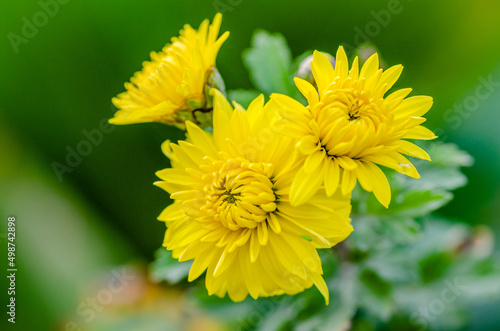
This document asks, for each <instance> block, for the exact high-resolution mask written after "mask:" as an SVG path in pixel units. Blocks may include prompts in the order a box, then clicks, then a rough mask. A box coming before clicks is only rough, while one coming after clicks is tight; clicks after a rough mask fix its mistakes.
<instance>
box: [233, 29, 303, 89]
mask: <svg viewBox="0 0 500 331" xmlns="http://www.w3.org/2000/svg"><path fill="white" fill-rule="evenodd" d="M243 61H244V63H245V66H246V67H247V69H248V70H249V72H250V79H251V81H252V82H253V84H254V85H255V86H256V87H257V89H258V90H259V91H261V92H262V93H264V94H265V95H269V94H271V93H283V94H286V95H289V96H291V97H294V98H301V95H300V93H299V91H298V90H297V89H296V88H295V84H294V83H293V77H294V74H295V71H296V67H295V65H294V64H293V62H292V55H291V52H290V49H289V48H288V45H287V43H286V40H285V38H284V37H283V36H282V35H281V34H279V33H275V34H270V33H269V32H266V31H257V32H256V33H255V35H254V36H253V39H252V47H251V48H250V49H247V50H246V51H244V52H243Z"/></svg>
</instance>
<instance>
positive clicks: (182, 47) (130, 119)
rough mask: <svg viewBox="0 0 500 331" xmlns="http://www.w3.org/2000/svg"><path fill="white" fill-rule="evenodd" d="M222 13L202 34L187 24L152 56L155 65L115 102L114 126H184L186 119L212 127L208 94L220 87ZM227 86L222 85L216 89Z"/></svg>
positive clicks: (149, 65)
mask: <svg viewBox="0 0 500 331" xmlns="http://www.w3.org/2000/svg"><path fill="white" fill-rule="evenodd" d="M221 20H222V15H221V14H217V15H215V18H214V21H213V23H212V25H210V26H209V22H208V20H205V21H203V22H202V23H201V25H200V27H199V29H198V31H196V30H195V29H193V28H192V27H191V26H189V25H185V26H184V29H183V30H181V31H180V36H179V37H174V38H172V43H171V44H169V45H167V46H165V47H164V48H163V50H162V51H161V52H159V53H155V52H152V53H151V62H144V64H143V69H142V71H140V72H137V73H136V74H135V75H134V77H132V78H131V79H130V82H129V83H126V84H125V88H126V89H127V91H126V92H123V93H121V94H119V95H118V97H116V98H113V104H114V105H115V106H116V107H117V108H118V109H119V111H117V112H116V114H115V116H114V117H113V118H112V119H111V120H110V121H109V122H110V123H112V124H132V123H142V122H162V123H166V124H169V125H175V126H177V127H179V128H181V129H184V128H185V125H184V122H185V121H186V120H190V121H193V122H195V123H198V124H200V125H202V126H208V125H210V123H211V118H212V116H211V109H210V108H211V105H210V101H209V100H207V98H206V94H207V91H208V89H209V88H210V87H213V86H216V85H217V81H219V82H218V84H219V85H221V84H222V83H221V81H220V77H219V74H218V72H217V70H216V69H215V58H216V57H217V53H218V51H219V48H220V46H221V45H222V43H223V42H224V41H225V40H226V39H227V37H228V36H229V32H226V33H224V34H223V35H222V36H221V37H220V38H219V39H217V36H218V34H219V28H220V24H221ZM216 87H219V88H223V87H221V86H216Z"/></svg>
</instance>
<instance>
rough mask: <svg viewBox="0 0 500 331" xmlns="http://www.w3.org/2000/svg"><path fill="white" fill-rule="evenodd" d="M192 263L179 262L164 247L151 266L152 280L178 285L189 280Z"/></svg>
mask: <svg viewBox="0 0 500 331" xmlns="http://www.w3.org/2000/svg"><path fill="white" fill-rule="evenodd" d="M191 264H192V261H186V262H179V261H177V260H176V259H174V258H173V257H172V252H171V251H168V250H166V249H165V248H164V247H162V248H160V249H158V250H157V251H156V254H155V261H154V262H153V263H152V264H151V272H150V276H151V279H152V280H153V281H155V282H159V281H162V280H165V281H167V282H169V283H170V284H177V283H179V282H180V281H182V280H184V279H187V276H188V274H189V269H190V268H191Z"/></svg>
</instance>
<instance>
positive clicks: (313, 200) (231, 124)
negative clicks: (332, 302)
mask: <svg viewBox="0 0 500 331" xmlns="http://www.w3.org/2000/svg"><path fill="white" fill-rule="evenodd" d="M220 23H221V15H220V14H218V15H216V16H215V19H214V22H213V23H212V25H210V26H209V24H208V21H204V22H203V23H202V24H201V26H200V28H199V29H198V31H196V30H194V29H192V28H191V27H189V26H185V28H184V30H182V31H181V36H180V37H179V38H173V39H172V44H171V45H167V46H166V47H165V48H164V49H163V51H162V52H160V53H152V55H151V58H152V62H146V63H145V64H144V68H143V70H142V72H139V73H136V74H135V76H134V77H133V78H132V80H131V83H127V84H126V85H125V87H126V88H127V92H124V93H122V94H120V95H119V96H118V97H117V98H115V99H113V102H114V104H115V105H116V106H117V107H118V108H119V109H120V110H119V111H118V112H117V113H116V115H115V117H114V118H113V119H111V120H110V122H111V123H115V124H128V123H139V122H150V121H156V122H163V123H166V124H169V125H174V126H176V127H179V128H181V129H186V139H185V140H182V141H178V142H177V143H171V142H170V141H168V140H167V141H166V142H165V143H164V144H163V145H162V150H163V152H164V154H165V155H166V156H167V157H168V158H169V159H170V161H171V165H172V166H171V168H167V169H164V170H161V171H159V172H158V173H157V176H158V177H159V178H160V179H161V181H158V182H156V183H155V185H157V186H159V187H160V188H162V189H164V190H165V191H167V192H168V193H169V194H170V197H171V199H172V200H174V203H173V204H172V205H170V206H168V207H167V208H166V209H165V210H164V211H163V212H162V213H161V215H160V216H159V217H158V219H159V220H161V221H163V222H165V224H166V226H167V230H166V233H165V239H164V243H163V245H164V246H165V247H166V248H167V249H168V250H171V251H172V256H173V257H174V258H176V259H178V260H179V261H186V260H193V264H192V266H191V269H190V272H189V281H192V280H194V279H196V278H198V277H199V276H200V275H202V274H203V273H204V272H205V273H206V276H205V282H206V288H207V290H208V292H209V294H215V295H217V296H220V297H223V296H225V295H226V294H227V295H229V297H230V298H231V299H232V300H233V301H241V300H243V299H245V297H247V296H248V295H250V296H252V297H253V298H255V299H256V298H258V297H263V296H272V295H279V294H284V293H286V294H296V293H298V292H301V291H303V290H304V289H307V288H309V287H311V286H313V285H315V286H316V287H317V288H318V290H319V291H320V292H321V293H322V294H323V296H324V297H325V301H326V303H327V304H328V300H329V294H328V287H327V284H326V283H325V281H324V280H323V277H322V274H323V271H322V266H321V260H320V258H319V255H318V251H317V250H318V249H321V248H330V247H332V246H334V245H336V244H337V243H339V242H341V241H342V240H344V239H345V238H347V237H348V236H349V234H350V233H351V231H352V230H353V228H352V226H351V220H350V218H349V217H350V211H351V205H350V199H351V191H352V190H353V188H354V187H355V185H356V183H357V182H358V181H359V183H360V185H361V187H362V188H363V189H365V190H366V191H369V192H373V193H374V195H375V196H376V198H377V199H378V200H379V201H380V203H381V204H382V205H384V206H386V207H388V205H389V202H390V199H391V191H390V187H389V183H388V181H387V178H386V177H385V175H384V173H383V172H382V170H381V169H380V168H379V167H378V165H382V166H385V167H388V168H392V169H394V170H396V171H398V172H400V173H403V174H406V175H408V176H411V177H414V178H418V176H419V175H418V172H417V170H416V169H415V167H414V166H413V165H412V164H411V163H410V161H408V159H406V157H404V156H403V154H405V155H410V156H414V157H418V158H421V159H426V160H429V156H428V155H427V154H426V153H425V152H424V151H423V150H422V149H420V148H419V147H417V146H416V145H414V144H412V143H410V142H408V141H407V140H404V139H432V138H434V137H435V136H434V134H433V133H432V132H431V131H429V130H428V129H426V128H424V127H423V126H421V124H422V123H423V122H424V121H425V118H423V117H422V116H423V115H424V114H425V113H426V112H427V111H428V110H429V109H430V107H431V105H432V99H431V98H430V97H426V96H416V97H410V98H407V96H408V94H409V93H410V91H411V89H402V90H398V91H395V92H393V93H391V94H389V95H388V96H385V95H386V93H387V92H388V90H389V89H391V87H392V86H393V84H394V83H395V82H396V80H397V79H398V77H399V75H400V74H401V71H402V66H394V67H392V68H389V69H388V70H385V71H384V70H382V69H380V68H379V61H378V56H377V54H374V55H373V56H372V57H371V58H370V59H368V60H367V62H366V63H365V64H364V65H363V67H362V68H361V70H359V64H358V58H355V59H354V61H353V63H352V67H351V68H349V63H348V59H347V56H346V53H345V52H344V50H343V48H342V47H340V48H339V50H338V52H337V55H336V58H335V60H334V61H332V58H328V57H327V56H326V55H324V54H323V53H320V52H315V53H314V55H313V57H312V61H311V64H310V66H311V72H312V76H313V77H312V78H313V79H311V80H310V81H309V82H308V81H306V80H303V79H300V78H295V83H296V85H297V88H298V89H299V90H300V92H301V93H302V94H303V95H304V97H305V98H306V99H307V104H306V105H303V104H301V103H300V102H299V101H297V100H294V99H293V98H291V97H289V96H286V95H281V94H272V95H271V99H270V101H268V102H267V103H266V102H265V101H264V96H262V95H261V96H259V97H257V98H256V99H254V100H253V102H251V104H250V105H249V107H248V109H246V110H245V109H244V108H243V107H242V106H240V105H239V104H237V103H236V102H234V103H233V104H232V105H231V104H230V103H229V101H228V100H227V98H226V97H225V95H224V90H223V88H222V86H223V83H222V82H221V80H220V79H214V77H215V78H220V77H219V76H218V72H217V69H216V68H215V58H216V55H217V52H218V50H219V48H220V46H221V44H222V43H223V42H224V40H225V39H226V38H227V36H228V33H227V32H226V33H225V34H223V35H222V37H220V38H217V36H218V32H219V27H220ZM216 80H217V82H216ZM207 127H209V129H208V130H204V128H207Z"/></svg>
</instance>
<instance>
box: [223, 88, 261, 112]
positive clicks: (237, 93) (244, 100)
mask: <svg viewBox="0 0 500 331" xmlns="http://www.w3.org/2000/svg"><path fill="white" fill-rule="evenodd" d="M259 95H260V93H259V92H258V91H255V90H231V91H229V92H228V97H229V100H230V101H236V102H237V103H239V104H240V105H241V106H243V108H245V109H246V108H248V105H250V103H251V102H252V101H253V99H255V98H256V97H258V96H259Z"/></svg>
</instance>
